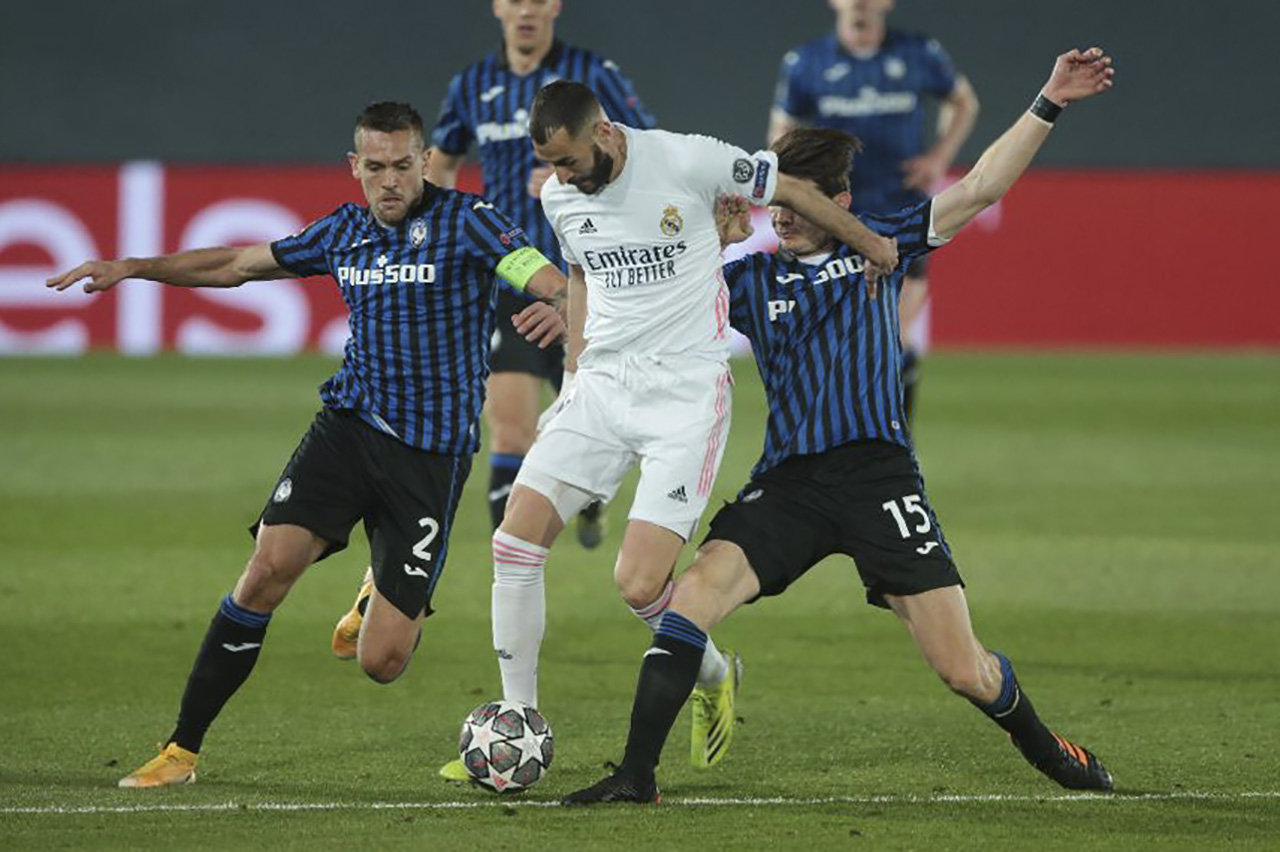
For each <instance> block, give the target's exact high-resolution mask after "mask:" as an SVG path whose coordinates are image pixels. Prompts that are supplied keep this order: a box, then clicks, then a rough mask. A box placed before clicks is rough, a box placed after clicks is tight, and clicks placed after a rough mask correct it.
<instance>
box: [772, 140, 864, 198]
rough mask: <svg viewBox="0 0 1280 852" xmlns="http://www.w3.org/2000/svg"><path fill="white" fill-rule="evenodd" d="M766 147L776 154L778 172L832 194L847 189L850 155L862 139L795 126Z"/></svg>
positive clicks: (851, 168) (851, 155) (851, 162)
mask: <svg viewBox="0 0 1280 852" xmlns="http://www.w3.org/2000/svg"><path fill="white" fill-rule="evenodd" d="M769 148H770V150H772V151H773V152H774V153H775V154H777V155H778V171H779V172H782V173H784V174H788V175H790V176H791V177H796V178H804V179H806V180H811V181H813V182H814V183H816V184H817V185H818V188H819V189H821V190H822V191H823V192H824V193H826V194H827V195H828V196H831V197H835V196H837V195H839V194H840V193H842V192H845V191H847V190H848V189H849V172H850V171H852V170H853V155H854V154H856V153H858V152H859V151H861V150H862V141H861V140H860V139H858V137H857V136H853V135H851V134H849V133H845V132H844V131H843V130H836V129H835V128H832V127H797V128H796V129H795V130H792V131H790V132H788V133H785V134H783V135H782V136H780V137H778V140H777V141H776V142H774V143H773V144H772V145H771V146H769Z"/></svg>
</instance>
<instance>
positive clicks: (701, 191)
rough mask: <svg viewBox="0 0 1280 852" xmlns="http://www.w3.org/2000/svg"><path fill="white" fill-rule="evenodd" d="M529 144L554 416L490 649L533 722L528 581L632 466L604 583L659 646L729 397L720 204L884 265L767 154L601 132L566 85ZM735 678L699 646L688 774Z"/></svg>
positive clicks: (599, 116) (514, 529)
mask: <svg viewBox="0 0 1280 852" xmlns="http://www.w3.org/2000/svg"><path fill="white" fill-rule="evenodd" d="M529 133H530V136H531V137H532V139H533V145H534V151H535V153H536V154H537V156H538V158H539V159H540V160H543V161H545V162H547V163H549V164H551V165H552V166H553V167H554V169H555V171H554V174H553V175H552V176H551V177H550V178H549V179H548V180H547V182H546V184H545V185H544V186H543V189H542V204H543V209H544V211H545V212H546V215H547V217H548V219H549V220H550V221H551V224H552V226H553V227H554V229H555V232H556V236H557V237H558V238H559V240H560V245H561V248H562V249H563V252H564V257H565V259H566V260H567V261H568V263H569V264H570V267H569V271H570V274H569V281H570V287H569V289H570V341H569V353H568V356H569V357H568V361H567V364H566V381H565V388H564V390H563V391H562V393H561V396H560V398H559V399H558V400H557V403H556V406H555V407H554V409H553V410H554V414H553V416H552V417H551V418H550V419H549V421H548V422H546V424H545V426H544V428H543V430H542V432H541V434H540V436H539V437H538V440H537V441H536V442H535V443H534V445H533V448H532V450H531V451H530V452H529V454H528V456H526V458H525V461H524V465H523V466H522V467H521V469H520V474H519V476H518V477H517V478H516V482H515V487H514V488H513V490H512V493H511V497H510V499H509V501H508V503H507V511H506V516H505V518H504V520H503V522H502V525H501V526H500V527H499V528H498V531H497V532H496V533H494V536H493V557H494V586H493V637H494V647H495V650H496V651H497V654H498V659H499V666H500V668H501V671H502V683H503V690H504V693H505V697H506V698H507V699H510V700H519V701H526V702H528V703H530V704H535V705H536V704H537V665H538V650H539V647H540V645H541V642H542V634H543V630H544V626H545V618H546V608H545V599H544V592H543V567H544V565H545V562H546V557H547V552H548V549H549V548H550V547H551V544H552V542H554V541H555V538H556V536H557V535H558V534H559V532H560V530H561V529H563V527H564V519H566V518H573V517H574V516H575V515H576V514H577V513H578V511H579V510H580V509H581V508H582V507H583V506H585V505H586V504H587V503H589V502H591V501H592V500H610V499H612V497H613V495H614V493H615V492H616V490H617V488H618V485H619V484H620V483H621V481H622V478H623V477H624V476H625V475H626V473H627V472H628V471H629V470H630V469H631V468H632V467H633V466H635V465H636V464H639V465H640V482H639V485H638V486H637V488H636V496H635V501H634V502H633V503H632V506H631V511H630V514H629V517H628V525H627V529H626V532H625V534H624V537H623V542H622V547H621V550H620V551H619V553H618V559H617V563H616V565H615V567H614V579H615V581H616V582H617V585H618V589H619V590H620V591H621V593H622V597H623V599H624V600H625V601H626V602H627V604H628V606H630V607H631V610H632V611H633V612H634V613H635V614H636V615H637V616H638V617H640V618H642V619H643V620H644V621H646V622H647V623H648V624H649V625H650V627H651V628H653V629H656V627H657V625H658V623H659V621H660V620H661V618H662V614H663V612H664V611H665V609H666V607H667V604H668V603H669V601H670V598H671V591H672V584H671V578H672V572H673V570H674V568H675V564H676V559H677V557H678V556H679V553H680V549H681V548H682V547H683V546H684V543H685V541H686V540H687V539H688V538H689V536H690V535H692V533H693V531H694V529H695V527H696V526H697V523H698V519H699V518H700V517H701V515H702V512H703V510H704V509H705V508H706V504H707V499H708V497H709V495H710V492H711V487H712V485H713V484H714V482H715V477H716V472H717V470H718V469H719V466H720V459H721V456H722V455H723V453H724V447H725V441H726V438H727V436H728V431H729V414H730V407H731V400H730V396H731V385H732V376H731V373H730V371H729V367H728V357H729V351H728V341H727V333H728V328H729V294H728V290H727V288H726V287H725V284H724V281H723V279H722V277H721V275H720V263H721V259H720V242H719V237H718V234H717V232H716V222H715V205H716V199H717V197H718V196H720V195H725V194H736V195H741V196H744V197H746V198H747V199H748V200H749V201H750V202H751V203H752V204H756V205H760V206H765V205H769V204H777V205H783V206H787V207H792V208H794V209H795V210H796V212H797V213H799V214H800V215H802V216H804V217H806V218H811V219H814V220H817V221H822V222H824V223H825V224H826V225H829V226H830V228H831V229H832V231H833V232H835V233H837V234H838V235H839V237H840V239H841V240H842V241H844V242H847V243H848V244H849V245H852V246H854V247H855V248H856V249H858V251H859V252H860V253H861V254H862V255H863V256H864V258H865V259H866V260H867V262H868V264H869V265H871V266H872V267H874V268H876V269H879V270H881V271H883V272H887V271H889V270H891V269H892V268H893V267H894V266H895V265H896V262H897V249H896V245H895V244H894V242H893V241H892V240H887V239H884V238H882V237H879V236H877V235H876V234H874V233H872V232H871V231H870V230H868V229H867V228H866V227H865V226H864V225H862V223H861V222H859V221H858V220H857V219H855V218H854V217H853V216H851V215H850V214H849V213H848V211H846V210H843V209H841V208H839V207H838V206H836V205H835V204H834V203H833V202H832V201H831V200H830V199H829V198H827V197H826V196H825V195H824V194H823V193H822V192H820V191H819V190H818V189H817V188H816V187H815V186H814V185H813V184H811V183H809V182H807V181H801V180H797V179H793V178H790V177H788V176H786V175H780V174H779V173H778V162H777V157H776V155H775V154H773V153H772V152H769V151H759V152H756V153H754V154H750V153H748V152H746V151H744V150H742V149H740V148H737V147H735V146H733V145H729V144H726V143H724V142H721V141H719V140H716V139H711V138H709V137H705V136H690V135H683V134H677V133H669V132H666V131H661V130H636V129H634V128H630V127H623V126H622V125H617V124H613V123H611V122H610V121H609V119H608V118H607V117H606V116H605V114H604V112H603V111H602V110H601V108H600V105H599V102H598V101H597V100H596V98H595V95H594V94H593V93H592V92H591V90H590V89H588V88H587V87H585V86H583V85H581V84H579V83H572V82H568V81H559V82H555V83H552V84H551V85H549V86H547V87H545V88H543V89H542V90H541V91H540V92H539V93H538V95H537V98H536V99H535V100H534V104H533V108H532V112H531V114H530V119H529ZM584 306H585V308H586V310H585V319H584V310H583V308H584ZM737 678H738V663H737V659H736V655H734V654H733V653H732V652H731V651H728V650H725V651H724V652H721V651H718V650H717V649H716V648H715V646H714V645H713V644H711V643H708V644H707V650H706V654H705V656H704V658H703V663H702V668H701V671H700V673H699V679H698V688H697V689H696V690H695V691H694V734H693V743H692V752H691V759H692V763H693V765H695V766H699V767H709V766H711V765H713V764H715V763H716V762H718V761H719V760H720V758H721V757H722V756H723V755H724V752H725V749H726V748H727V747H728V745H729V741H730V739H731V738H732V734H733V723H734V712H733V703H734V697H735V692H736V687H737Z"/></svg>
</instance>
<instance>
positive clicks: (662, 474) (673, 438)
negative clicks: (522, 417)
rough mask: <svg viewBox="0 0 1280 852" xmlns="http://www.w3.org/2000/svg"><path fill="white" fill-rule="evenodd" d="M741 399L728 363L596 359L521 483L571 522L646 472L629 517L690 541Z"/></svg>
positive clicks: (586, 366) (531, 457) (528, 461)
mask: <svg viewBox="0 0 1280 852" xmlns="http://www.w3.org/2000/svg"><path fill="white" fill-rule="evenodd" d="M732 398H733V374H732V373H731V372H730V370H729V366H728V364H726V363H724V362H723V361H718V360H714V359H708V358H699V357H696V356H680V357H670V356H652V355H620V354H617V353H592V356H591V357H590V358H588V359H585V360H584V362H583V363H582V364H580V365H579V367H578V377H577V381H576V383H575V385H574V388H573V396H572V397H571V399H570V400H569V402H568V404H567V405H566V406H565V407H564V408H563V409H562V410H561V411H560V412H559V413H558V414H556V415H555V417H554V418H552V420H551V421H550V422H549V423H547V424H546V426H545V427H544V428H543V431H542V433H541V434H540V435H539V436H538V440H537V441H535V442H534V445H533V447H532V449H530V450H529V454H528V455H527V456H525V459H524V463H523V464H522V465H521V466H520V473H519V474H518V475H517V476H516V484H517V485H523V486H525V487H527V488H532V489H533V490H534V491H537V492H538V493H539V494H542V495H543V496H544V497H546V498H547V499H548V500H550V501H551V502H552V503H553V504H554V505H555V507H556V512H557V513H558V514H559V515H560V518H561V520H563V521H566V522H567V521H568V520H569V519H571V518H572V517H574V515H576V514H577V513H578V512H579V511H581V510H582V508H583V507H584V506H586V505H587V504H588V503H590V502H591V501H592V500H610V499H612V498H613V495H614V494H615V493H616V492H617V490H618V486H619V485H620V484H621V483H622V479H623V477H625V476H626V475H627V473H628V471H630V470H631V468H632V467H633V466H635V465H636V464H639V465H640V482H639V484H637V486H636V496H635V501H634V502H633V503H632V504H631V512H630V514H629V515H628V517H629V518H630V519H631V520H639V521H647V522H648V523H651V524H655V525H657V526H660V527H663V528H665V529H669V530H671V531H672V532H674V533H675V534H676V535H679V536H681V537H682V538H684V539H685V540H686V541H687V540H688V539H689V538H690V537H691V536H692V535H693V533H694V530H696V529H697V526H698V519H699V518H701V517H702V513H703V511H704V510H705V509H706V507H707V500H708V498H709V497H710V495H711V487H712V485H714V484H715V480H716V473H717V472H718V471H719V470H720V460H721V459H722V458H723V457H724V448H725V442H726V440H727V439H728V436H729V421H730V416H731V408H732V401H733V399H732Z"/></svg>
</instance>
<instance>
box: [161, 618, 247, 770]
mask: <svg viewBox="0 0 1280 852" xmlns="http://www.w3.org/2000/svg"><path fill="white" fill-rule="evenodd" d="M270 622H271V613H262V612H253V611H252V610H248V609H245V608H244V607H242V606H240V605H239V604H237V603H236V602H235V601H234V600H232V598H231V595H227V596H226V597H225V598H223V599H222V604H221V605H220V606H219V607H218V612H217V614H216V615H214V617H213V621H212V622H210V624H209V630H208V632H206V633H205V635H204V643H203V644H202V645H201V646H200V652H199V653H198V654H197V655H196V661H195V663H194V664H193V665H192V667H191V675H190V676H189V677H188V678H187V688H186V691H185V692H183V694H182V705H181V708H180V709H179V711H178V725H177V727H176V728H175V729H174V731H173V734H172V735H171V736H170V737H169V739H168V742H174V743H177V744H178V745H179V746H181V747H182V748H185V749H187V750H188V751H195V752H198V751H200V746H201V744H202V743H203V742H204V735H205V732H206V731H208V730H209V726H210V725H212V724H213V720H214V719H216V718H217V716H218V714H219V713H220V712H222V707H223V705H224V704H226V703H227V700H228V699H229V698H231V696H232V695H234V694H235V692H236V690H237V689H239V688H240V686H241V684H243V683H244V682H245V680H246V679H247V678H248V677H249V673H250V672H252V671H253V666H254V663H256V662H257V661H258V652H259V651H260V650H261V649H262V642H263V639H265V638H266V635H267V625H268V624H269V623H270Z"/></svg>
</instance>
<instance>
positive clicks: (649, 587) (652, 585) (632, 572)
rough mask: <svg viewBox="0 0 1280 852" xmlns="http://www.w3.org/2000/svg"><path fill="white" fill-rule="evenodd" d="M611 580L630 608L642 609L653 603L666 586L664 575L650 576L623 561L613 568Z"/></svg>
mask: <svg viewBox="0 0 1280 852" xmlns="http://www.w3.org/2000/svg"><path fill="white" fill-rule="evenodd" d="M613 580H614V582H615V583H617V586H618V593H619V594H621V595H622V599H623V600H624V601H626V603H627V606H629V607H631V608H632V609H643V608H644V607H646V606H648V605H649V604H651V603H653V602H654V601H655V600H657V598H658V595H660V594H662V592H663V590H664V589H665V588H666V587H667V577H666V575H663V576H660V577H658V576H654V577H650V576H647V575H646V573H645V572H643V571H639V570H636V569H635V568H634V567H633V566H628V565H627V564H625V563H623V562H619V563H618V567H617V568H615V569H614V572H613Z"/></svg>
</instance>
